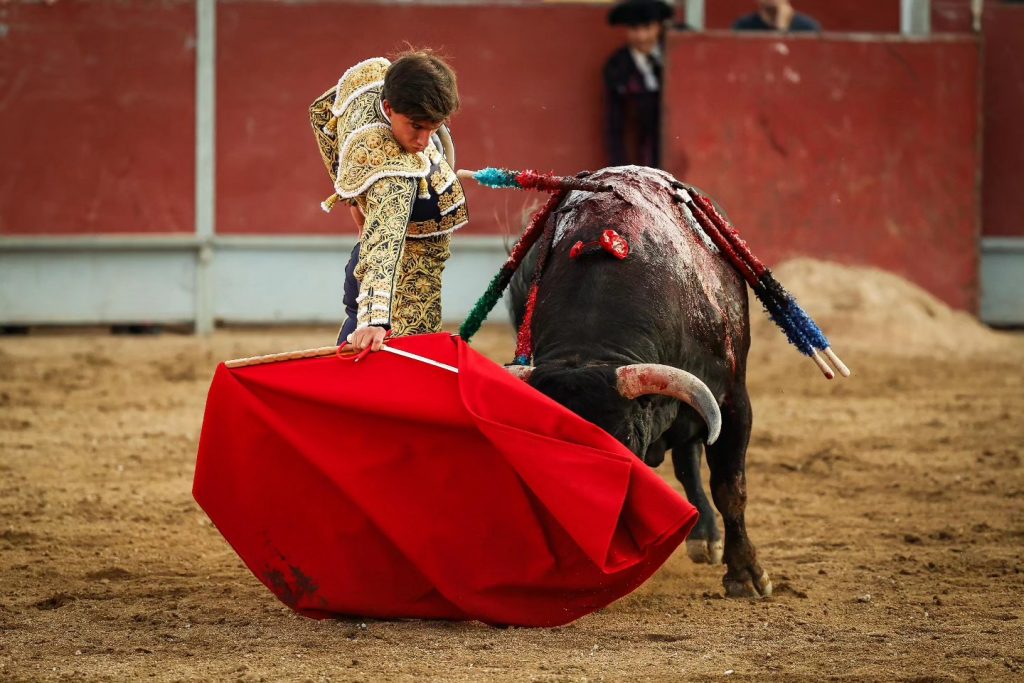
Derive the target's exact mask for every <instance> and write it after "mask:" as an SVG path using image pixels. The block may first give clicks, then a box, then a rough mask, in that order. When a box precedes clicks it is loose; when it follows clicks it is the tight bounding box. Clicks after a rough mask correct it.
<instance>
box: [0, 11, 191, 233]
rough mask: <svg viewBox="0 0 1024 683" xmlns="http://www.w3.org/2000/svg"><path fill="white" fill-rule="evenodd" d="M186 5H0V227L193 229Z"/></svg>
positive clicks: (71, 230)
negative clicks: (2, 29) (1, 30)
mask: <svg viewBox="0 0 1024 683" xmlns="http://www.w3.org/2000/svg"><path fill="white" fill-rule="evenodd" d="M194 18H195V7H194V4H193V3H192V2H187V1H184V0H180V1H171V0H161V1H159V2H132V3H127V2H113V1H108V0H101V1H95V2H86V1H84V0H63V1H62V2H58V3H56V4H53V5H47V4H43V3H31V4H30V3H15V4H0V23H3V24H4V25H5V28H6V32H5V35H4V36H3V37H2V38H0V148H2V149H3V150H4V151H3V153H2V154H0V179H2V181H0V234H7V235H42V234H69V233H71V234H75V233H107V232H109V233H125V232H181V231H188V232H191V231H192V230H193V214H194V199H193V194H194V189H193V187H194V163H195V162H194V158H195V142H194V120H195V94H194V93H195V46H194V42H195V20H194Z"/></svg>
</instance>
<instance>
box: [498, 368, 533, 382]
mask: <svg viewBox="0 0 1024 683" xmlns="http://www.w3.org/2000/svg"><path fill="white" fill-rule="evenodd" d="M505 369H506V370H508V371H509V374H511V375H515V376H516V377H518V378H519V379H521V380H523V381H524V382H529V381H530V375H532V374H533V366H532V365H506V366H505Z"/></svg>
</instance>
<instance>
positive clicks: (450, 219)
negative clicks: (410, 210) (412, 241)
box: [409, 204, 469, 237]
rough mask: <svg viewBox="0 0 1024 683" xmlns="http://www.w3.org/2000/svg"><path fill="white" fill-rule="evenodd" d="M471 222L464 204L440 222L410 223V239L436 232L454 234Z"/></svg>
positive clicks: (443, 217)
mask: <svg viewBox="0 0 1024 683" xmlns="http://www.w3.org/2000/svg"><path fill="white" fill-rule="evenodd" d="M468 222H469V211H467V210H466V205H465V204H462V205H460V206H459V208H458V209H456V210H455V211H454V212H452V213H450V214H448V215H447V216H442V217H441V219H440V220H428V221H415V222H412V223H409V236H410V237H425V236H427V235H432V234H434V233H435V232H452V231H455V230H458V229H459V228H461V227H462V226H463V225H465V224H466V223H468Z"/></svg>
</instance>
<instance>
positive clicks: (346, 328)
mask: <svg viewBox="0 0 1024 683" xmlns="http://www.w3.org/2000/svg"><path fill="white" fill-rule="evenodd" d="M358 263H359V243H358V242H356V246H355V248H354V249H352V256H351V258H349V260H348V265H347V266H345V293H344V294H343V295H342V297H341V301H342V303H343V304H345V316H346V317H345V323H344V324H343V325H342V326H341V332H340V333H339V334H338V342H337V343H338V346H341V345H342V344H343V343H344V342H345V340H346V339H347V338H348V335H350V334H352V333H353V332H354V331H355V329H356V313H357V307H356V297H357V296H359V281H358V280H356V265H358Z"/></svg>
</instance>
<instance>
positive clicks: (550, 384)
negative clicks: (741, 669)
mask: <svg viewBox="0 0 1024 683" xmlns="http://www.w3.org/2000/svg"><path fill="white" fill-rule="evenodd" d="M589 179H592V180H595V181H599V182H601V183H605V184H608V185H610V186H611V187H612V188H613V191H612V192H597V193H590V192H581V191H574V192H571V193H569V194H568V195H567V196H566V197H565V198H564V199H563V201H562V202H561V204H560V205H559V207H558V208H557V209H556V210H555V212H553V213H552V215H551V218H550V219H549V221H553V222H554V225H553V226H551V227H553V228H554V244H553V245H552V247H551V251H550V254H549V257H548V259H547V263H546V265H545V268H544V271H543V276H542V278H541V280H540V285H539V289H538V297H537V303H536V309H535V311H534V318H533V324H532V334H533V353H534V368H533V370H532V371H527V372H522V373H519V374H521V376H523V377H524V378H525V379H527V381H528V382H529V383H530V384H531V385H532V386H533V387H535V388H536V389H538V390H539V391H541V392H542V393H544V394H546V395H548V396H550V397H551V398H553V399H555V400H556V401H558V402H559V403H561V404H563V405H565V406H566V407H567V408H569V409H570V410H572V411H573V412H575V413H577V414H579V415H580V416H582V417H584V418H586V419H587V420H590V421H591V422H593V423H595V424H597V425H599V426H600V427H602V428H603V429H605V430H606V431H608V433H610V434H612V435H613V436H614V437H615V438H617V439H618V440H619V441H621V442H622V443H623V444H625V445H626V447H627V448H629V449H630V450H631V451H633V453H635V454H636V455H637V456H638V457H640V458H642V459H643V460H644V461H645V462H646V463H647V464H649V465H651V466H656V465H658V464H660V463H661V462H662V461H663V460H664V457H665V452H666V451H668V450H671V451H672V463H673V465H674V468H675V474H676V477H677V478H678V479H679V481H680V482H681V483H682V485H683V487H684V489H685V491H686V496H687V498H689V500H690V502H691V503H692V504H693V505H695V506H696V507H697V509H698V510H699V511H700V522H699V523H698V525H697V527H696V528H695V529H694V531H693V533H692V534H691V536H690V539H689V540H687V546H686V547H687V553H688V554H689V556H690V557H691V559H693V560H694V561H697V562H709V563H718V562H721V561H723V560H724V562H725V564H726V565H727V571H726V574H725V577H724V579H723V583H724V585H725V589H726V593H727V595H730V596H756V595H770V594H771V588H772V587H771V581H770V579H769V578H768V574H767V573H766V572H765V571H764V570H763V569H762V568H761V567H760V565H759V564H758V562H757V554H756V551H755V549H754V546H753V544H751V542H750V540H749V538H748V537H747V531H746V526H745V522H744V509H745V507H746V501H747V487H746V473H745V458H746V450H747V443H748V441H749V439H750V429H751V421H752V416H751V409H750V399H749V397H748V395H747V387H746V364H747V351H748V349H749V347H750V322H749V315H748V312H749V310H748V304H747V290H746V285H745V284H744V282H743V279H742V278H741V277H740V275H739V274H738V273H737V272H736V271H735V270H734V269H733V268H732V267H731V266H730V265H729V263H728V262H727V261H726V260H725V259H724V258H723V257H722V256H721V255H720V254H719V253H718V252H717V250H716V249H715V247H714V246H713V245H712V244H711V242H710V241H709V240H707V238H706V237H705V236H704V235H703V233H702V232H701V231H700V229H699V228H698V227H696V223H695V222H694V220H693V218H692V217H691V216H690V215H689V213H688V211H687V209H686V208H685V206H684V205H683V204H682V203H681V201H680V199H679V190H680V189H683V188H684V187H686V186H684V185H682V184H681V183H679V182H678V181H676V180H675V179H674V178H672V177H671V176H670V175H668V174H667V173H663V172H660V171H656V170H653V169H648V168H640V167H635V166H630V167H617V168H610V169H604V170H602V171H599V172H598V173H595V174H593V175H592V176H590V178H589ZM609 228H610V229H613V230H615V231H616V232H618V233H619V234H620V235H622V236H623V237H625V238H626V240H627V241H628V242H629V247H630V253H629V256H628V257H627V258H626V259H625V260H622V261H620V260H617V259H615V258H613V257H612V256H610V255H609V254H607V253H604V252H602V251H600V250H598V251H597V252H596V253H595V252H593V251H590V252H589V253H585V254H583V255H582V256H579V257H577V258H576V259H571V258H570V255H569V252H570V249H571V248H572V246H573V245H574V244H575V243H576V242H577V241H582V242H596V241H597V240H598V239H599V237H600V235H601V233H602V232H603V231H604V230H606V229H609ZM549 229H550V228H549ZM536 251H537V249H536V248H535V249H534V252H536ZM532 256H533V258H531V259H529V260H528V263H527V264H524V267H523V268H521V269H520V270H519V272H518V273H517V275H516V278H515V280H513V283H512V285H511V295H512V310H513V314H514V317H515V318H516V323H517V325H518V324H519V323H520V322H521V320H522V315H523V311H524V305H525V299H526V293H527V290H528V287H529V280H530V277H531V276H532V270H533V268H532V267H530V266H531V264H532V263H534V262H535V257H536V253H534V254H533V255H532ZM638 366H639V367H638ZM719 425H720V434H718V435H717V437H718V438H717V439H715V438H714V437H715V436H716V434H715V433H716V432H718V428H719ZM709 437H711V438H709ZM705 441H709V442H713V443H708V444H707V445H706V446H705ZM705 448H706V452H707V460H708V466H709V468H710V472H711V479H710V481H711V495H712V498H713V499H714V502H715V506H716V507H717V508H718V510H719V512H720V513H721V515H722V520H723V523H724V527H725V542H724V546H723V543H722V534H721V532H720V531H719V529H718V525H717V524H716V523H715V514H714V510H713V509H712V508H711V505H710V503H709V502H708V499H707V495H706V494H705V492H704V486H703V484H702V482H701V477H700V460H701V451H702V450H704V449H705Z"/></svg>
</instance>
